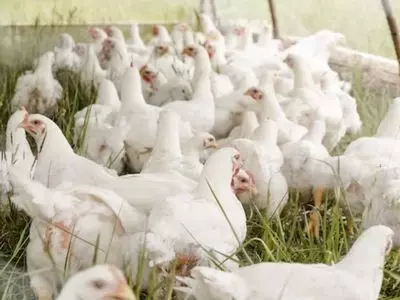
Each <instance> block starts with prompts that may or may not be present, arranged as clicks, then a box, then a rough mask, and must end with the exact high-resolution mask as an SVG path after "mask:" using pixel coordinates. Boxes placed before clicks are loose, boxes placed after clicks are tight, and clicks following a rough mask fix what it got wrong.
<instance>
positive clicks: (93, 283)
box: [92, 280, 106, 290]
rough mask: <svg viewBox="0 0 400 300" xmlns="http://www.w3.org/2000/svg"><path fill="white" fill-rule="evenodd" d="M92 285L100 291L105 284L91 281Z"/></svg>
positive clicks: (100, 281)
mask: <svg viewBox="0 0 400 300" xmlns="http://www.w3.org/2000/svg"><path fill="white" fill-rule="evenodd" d="M92 285H93V286H94V287H95V288H96V289H99V290H100V289H102V288H103V287H104V286H105V285H106V283H105V282H104V281H103V280H94V281H92Z"/></svg>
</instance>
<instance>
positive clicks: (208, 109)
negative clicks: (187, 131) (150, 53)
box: [163, 46, 215, 132]
mask: <svg viewBox="0 0 400 300" xmlns="http://www.w3.org/2000/svg"><path fill="white" fill-rule="evenodd" d="M184 52H185V53H186V54H188V55H189V56H192V57H194V59H195V68H196V69H195V74H194V78H193V83H194V92H193V97H192V99H191V100H189V101H173V102H171V103H168V104H166V105H164V106H163V108H164V109H167V108H168V109H172V110H174V111H175V112H176V113H178V114H179V116H180V117H181V118H182V120H184V121H187V122H189V123H190V124H191V126H192V128H193V130H194V131H196V132H201V131H206V132H209V131H211V129H212V128H213V126H214V120H215V104H214V97H213V95H212V93H211V83H210V76H211V68H210V66H206V64H208V65H209V62H208V56H207V52H206V50H205V49H204V48H203V47H201V46H197V47H186V48H185V49H184Z"/></svg>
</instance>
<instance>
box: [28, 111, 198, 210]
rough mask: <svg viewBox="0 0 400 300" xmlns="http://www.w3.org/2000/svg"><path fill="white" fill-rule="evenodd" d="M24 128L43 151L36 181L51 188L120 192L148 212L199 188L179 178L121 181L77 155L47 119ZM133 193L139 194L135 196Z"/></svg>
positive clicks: (32, 118) (30, 121) (140, 177)
mask: <svg viewBox="0 0 400 300" xmlns="http://www.w3.org/2000/svg"><path fill="white" fill-rule="evenodd" d="M21 126H23V128H25V130H26V131H27V132H28V133H29V134H30V135H31V136H33V138H34V139H35V141H36V145H37V147H38V149H40V151H39V153H38V156H37V164H36V168H35V175H34V179H35V180H37V181H39V182H41V183H42V184H43V185H45V186H48V187H49V188H55V187H57V186H59V185H60V184H62V183H65V182H70V183H71V184H87V185H93V186H98V187H101V188H105V189H109V190H111V191H114V192H116V193H117V194H118V195H119V196H120V197H123V198H124V199H125V200H127V201H128V202H129V203H130V204H131V205H132V206H134V207H136V208H138V209H139V210H141V211H143V212H148V211H149V210H150V209H151V208H152V207H153V204H154V203H156V202H157V201H160V200H162V199H163V197H165V196H168V195H173V194H175V193H177V192H186V191H190V190H192V189H193V188H194V187H195V182H193V181H192V180H190V179H188V178H186V177H183V176H181V175H179V174H172V175H171V173H167V174H163V173H157V174H137V175H124V176H121V177H118V176H116V174H115V172H110V170H109V169H107V168H105V167H103V166H100V165H98V164H97V163H95V162H93V161H91V160H89V159H87V158H85V157H82V156H79V155H77V154H75V153H74V151H73V149H72V148H71V146H70V145H69V143H68V141H67V140H66V138H65V136H64V135H63V133H62V131H61V130H60V128H59V127H58V126H57V125H56V124H55V123H54V122H53V121H51V120H50V119H48V118H46V117H45V116H42V115H35V114H33V115H29V116H26V118H25V120H24V122H23V123H22V124H21ZM155 185H156V186H157V188H156V189H154V186H155ZM132 189H135V190H136V191H137V193H132Z"/></svg>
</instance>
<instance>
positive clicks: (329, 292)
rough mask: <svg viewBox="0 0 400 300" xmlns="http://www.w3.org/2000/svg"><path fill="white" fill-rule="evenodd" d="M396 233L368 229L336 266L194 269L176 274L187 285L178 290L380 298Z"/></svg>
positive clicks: (204, 297) (286, 298) (211, 295)
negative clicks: (180, 276)
mask: <svg viewBox="0 0 400 300" xmlns="http://www.w3.org/2000/svg"><path fill="white" fill-rule="evenodd" d="M392 236H393V231H392V230H391V229H390V228H388V227H386V226H374V227H372V228H370V229H367V230H366V231H365V232H363V233H362V234H361V236H360V237H359V238H358V239H357V240H356V242H355V243H354V245H353V246H352V247H351V249H350V251H349V253H348V254H347V255H346V256H345V257H344V258H343V259H342V260H341V261H339V262H338V263H336V264H334V265H324V264H308V265H307V264H299V263H260V264H255V265H251V266H247V267H242V268H239V269H238V270H236V271H233V272H231V273H227V272H222V271H219V270H214V269H210V268H207V267H196V268H194V269H193V270H192V272H191V273H192V277H193V278H190V277H186V278H178V280H179V281H181V282H183V283H184V284H185V285H187V287H182V288H176V289H177V290H180V291H183V292H185V293H186V294H189V295H193V296H195V298H196V299H197V300H228V299H240V300H250V299H251V300H278V299H280V300H294V299H304V300H305V299H326V300H337V299H348V300H350V299H351V300H356V299H357V300H364V299H368V300H377V299H378V297H379V292H380V289H381V286H382V279H383V267H384V263H385V254H387V253H388V252H389V251H390V249H391V247H392ZM365 249H370V251H365ZM264 278H269V280H267V281H265V280H263V279H264ZM310 279H311V280H310Z"/></svg>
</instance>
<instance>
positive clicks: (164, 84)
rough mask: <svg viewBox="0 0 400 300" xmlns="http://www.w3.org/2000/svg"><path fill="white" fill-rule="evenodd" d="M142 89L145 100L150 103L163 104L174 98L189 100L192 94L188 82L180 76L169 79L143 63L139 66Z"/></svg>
mask: <svg viewBox="0 0 400 300" xmlns="http://www.w3.org/2000/svg"><path fill="white" fill-rule="evenodd" d="M140 75H141V77H142V87H143V88H142V90H143V96H144V97H145V99H146V102H147V103H148V104H151V105H156V106H163V105H165V104H167V103H169V102H172V101H174V100H177V99H179V100H190V99H192V96H193V91H192V86H191V84H190V82H188V81H187V80H185V79H184V78H181V77H176V78H174V79H171V80H167V78H166V77H165V76H164V75H163V74H162V73H161V72H157V71H156V70H155V68H154V67H152V66H149V65H144V66H143V67H141V68H140Z"/></svg>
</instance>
